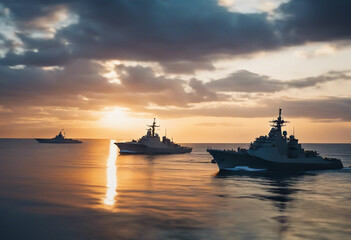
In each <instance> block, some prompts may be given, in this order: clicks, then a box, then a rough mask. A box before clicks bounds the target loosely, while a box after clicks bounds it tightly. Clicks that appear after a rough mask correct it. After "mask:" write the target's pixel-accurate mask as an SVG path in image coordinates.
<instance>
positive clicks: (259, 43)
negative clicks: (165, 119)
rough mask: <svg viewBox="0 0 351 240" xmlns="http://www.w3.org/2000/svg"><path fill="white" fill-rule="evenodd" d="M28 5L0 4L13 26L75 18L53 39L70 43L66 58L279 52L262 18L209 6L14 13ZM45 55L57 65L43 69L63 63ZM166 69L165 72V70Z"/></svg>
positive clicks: (8, 60) (163, 58)
mask: <svg viewBox="0 0 351 240" xmlns="http://www.w3.org/2000/svg"><path fill="white" fill-rule="evenodd" d="M22 2H23V5H22ZM27 2H28V1H16V4H15V3H14V2H13V1H5V2H4V3H3V4H4V5H5V6H6V7H8V8H9V9H10V13H11V15H12V16H13V18H14V21H15V22H16V23H17V25H22V24H23V23H24V22H34V23H37V22H38V21H36V19H38V18H45V17H46V18H50V17H49V16H51V15H52V14H54V13H53V11H54V9H56V8H58V7H59V6H60V7H61V8H62V7H63V6H64V7H65V8H67V9H69V11H71V12H73V13H75V14H76V15H77V16H79V22H77V23H75V24H71V25H69V26H67V27H64V28H62V29H60V30H58V31H57V32H56V34H55V39H65V40H67V42H69V44H68V46H66V48H70V49H71V50H72V54H71V56H70V57H71V58H88V59H120V60H137V61H158V62H179V61H180V62H181V61H198V62H201V61H202V62H203V61H205V60H206V61H208V60H209V59H210V57H212V56H213V55H221V54H242V53H250V52H255V51H259V50H262V49H275V48H277V47H278V46H279V44H278V42H279V40H278V39H277V38H276V35H275V33H274V29H273V25H272V23H271V22H270V21H268V20H267V18H266V17H267V16H266V14H265V13H253V14H242V13H233V12H229V11H228V10H227V9H226V8H225V7H222V6H219V5H218V3H217V2H216V1H214V0H194V1H184V0H170V1H166V2H164V1H156V0H137V1H121V0H117V1H106V2H104V3H103V4H102V3H101V2H99V3H97V2H96V1H93V0H92V1H72V2H70V1H67V2H60V4H58V3H56V4H55V1H50V3H45V2H41V1H31V2H30V3H31V6H29V8H28V9H27V8H25V7H23V8H22V7H19V6H21V5H22V6H27V5H28V4H27ZM34 9H39V11H37V12H35V11H34ZM40 22H42V21H40ZM35 26H37V27H40V26H39V25H38V24H36V25H35ZM22 41H23V43H24V45H25V46H27V45H30V43H29V39H28V38H27V39H22ZM32 41H33V40H32ZM27 47H28V46H27ZM50 51H52V52H53V55H55V56H56V58H55V59H57V62H52V61H48V63H47V65H51V64H53V65H62V64H63V62H64V61H65V60H66V61H67V58H65V57H62V56H61V57H60V56H58V55H57V54H55V52H56V51H55V49H51V50H50ZM50 51H46V52H45V51H43V50H42V49H41V48H38V51H37V52H35V53H33V52H30V51H29V52H27V53H24V55H25V56H20V55H18V56H16V55H8V56H6V57H5V58H4V59H3V60H2V61H1V64H3V65H17V64H28V65H36V64H37V63H36V61H33V62H31V61H24V60H25V59H27V58H29V59H30V58H35V59H38V58H39V59H45V58H46V57H49V55H50ZM65 51H67V50H65ZM27 55H28V56H27ZM16 57H17V58H16ZM62 58H63V59H62ZM174 64H176V63H174ZM174 64H173V67H172V66H171V65H170V63H169V64H168V69H172V68H175V66H174ZM179 64H181V63H178V65H179ZM165 66H166V68H167V64H165ZM202 66H203V64H202ZM208 66H209V65H208Z"/></svg>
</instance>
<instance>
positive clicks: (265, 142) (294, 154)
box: [207, 109, 343, 170]
mask: <svg viewBox="0 0 351 240" xmlns="http://www.w3.org/2000/svg"><path fill="white" fill-rule="evenodd" d="M271 123H272V125H271V126H272V128H271V130H270V132H269V134H268V136H267V135H266V136H260V137H258V138H256V139H255V141H254V142H252V143H251V144H250V147H249V149H240V148H239V149H238V151H233V150H215V149H208V150H207V151H208V152H209V153H210V154H211V155H212V156H213V158H214V161H215V162H216V163H217V165H218V167H219V169H220V170H222V169H226V168H235V167H237V166H248V167H251V168H259V169H283V168H284V169H287V170H315V169H338V168H342V167H343V165H342V163H341V161H340V160H339V159H335V158H323V157H321V156H320V155H319V154H318V153H317V152H316V151H307V150H305V149H303V148H302V147H301V144H299V143H298V139H296V138H295V136H294V135H291V136H289V137H288V136H287V132H286V131H283V133H282V127H283V126H285V123H287V121H285V120H284V119H283V118H282V116H281V109H279V116H278V118H277V119H276V120H273V121H271Z"/></svg>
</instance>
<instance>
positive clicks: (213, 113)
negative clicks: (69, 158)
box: [0, 0, 351, 143]
mask: <svg viewBox="0 0 351 240" xmlns="http://www.w3.org/2000/svg"><path fill="white" fill-rule="evenodd" d="M350 9H351V1H348V0H338V1H333V0H318V1H317V0H252V1H245V0H106V1H104V0H100V1H95V0H70V1H67V0H62V1H56V0H48V1H39V0H16V1H13V0H0V137H1V138H32V137H53V136H54V135H55V134H57V132H58V131H59V130H60V129H61V128H64V129H65V130H66V134H67V136H68V137H75V138H108V139H117V140H130V139H133V138H138V137H141V136H142V135H143V134H144V133H145V131H146V125H147V124H150V123H151V122H152V120H153V118H157V120H158V123H159V124H160V125H161V127H160V128H159V130H158V131H159V133H160V135H163V134H164V133H165V131H166V130H167V136H168V137H173V138H174V140H175V141H176V142H223V143H224V142H242V143H245V142H251V141H253V140H254V138H255V137H258V136H260V135H265V134H267V133H268V131H269V129H270V126H269V121H270V120H272V119H273V118H276V117H277V114H278V109H279V108H282V109H283V117H284V118H285V119H286V120H288V121H290V123H289V124H288V125H287V126H286V130H287V131H288V134H292V133H293V132H295V135H296V137H297V138H298V139H300V142H309V143H311V142H316V143H328V142H331V143H349V142H351V65H350V63H351V28H350V25H351V15H350V13H349V12H350Z"/></svg>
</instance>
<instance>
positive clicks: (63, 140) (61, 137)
mask: <svg viewBox="0 0 351 240" xmlns="http://www.w3.org/2000/svg"><path fill="white" fill-rule="evenodd" d="M35 140H37V141H38V142H39V143H82V141H79V140H74V139H71V138H66V137H65V133H64V131H63V129H62V130H61V131H60V133H59V134H57V135H56V136H55V137H54V138H36V139H35Z"/></svg>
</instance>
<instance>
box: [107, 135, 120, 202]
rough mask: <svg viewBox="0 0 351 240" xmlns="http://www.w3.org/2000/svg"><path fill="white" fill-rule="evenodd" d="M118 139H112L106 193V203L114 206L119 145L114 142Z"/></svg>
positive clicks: (108, 159)
mask: <svg viewBox="0 0 351 240" xmlns="http://www.w3.org/2000/svg"><path fill="white" fill-rule="evenodd" d="M115 142H116V140H110V150H109V155H108V158H107V163H106V195H105V198H104V204H105V205H108V206H113V205H114V204H115V202H116V199H115V197H116V196H117V167H116V159H117V146H116V145H115V144H114V143H115Z"/></svg>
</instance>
